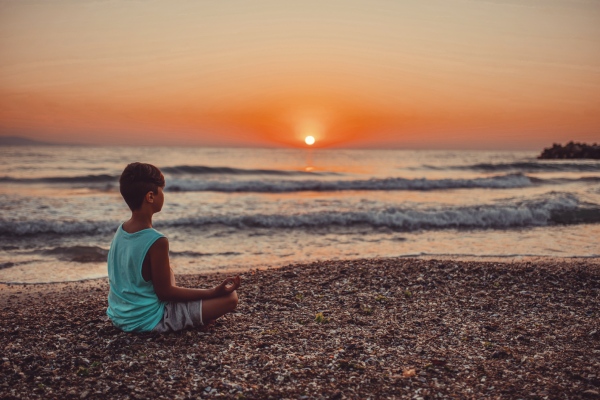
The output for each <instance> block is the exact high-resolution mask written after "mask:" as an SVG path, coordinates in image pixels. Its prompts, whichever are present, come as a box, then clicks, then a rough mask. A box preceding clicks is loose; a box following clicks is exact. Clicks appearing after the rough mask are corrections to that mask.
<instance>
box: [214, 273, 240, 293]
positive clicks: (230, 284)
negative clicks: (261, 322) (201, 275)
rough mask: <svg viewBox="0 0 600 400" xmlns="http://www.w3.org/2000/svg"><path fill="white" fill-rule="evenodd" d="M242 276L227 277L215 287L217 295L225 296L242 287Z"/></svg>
mask: <svg viewBox="0 0 600 400" xmlns="http://www.w3.org/2000/svg"><path fill="white" fill-rule="evenodd" d="M240 283H241V281H240V277H239V276H235V277H231V276H230V277H227V279H225V280H224V281H223V283H221V284H220V285H219V286H217V287H215V296H216V297H221V296H225V295H227V294H229V293H231V292H233V291H234V290H236V289H237V288H239V287H240Z"/></svg>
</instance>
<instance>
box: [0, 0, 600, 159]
mask: <svg viewBox="0 0 600 400" xmlns="http://www.w3.org/2000/svg"><path fill="white" fill-rule="evenodd" d="M308 135H311V136H314V137H315V139H316V143H315V146H317V147H326V148H331V147H333V148H336V147H346V148H348V147H349V148H399V149H402V148H430V149H509V150H510V149H515V150H516V149H541V148H543V147H546V146H549V145H551V144H552V143H554V142H559V143H565V142H567V141H569V140H575V141H583V142H593V141H598V142H600V1H599V0H402V1H399V0H398V1H392V0H368V1H355V0H345V1H324V0H319V1H313V0H304V1H285V0H270V1H267V0H264V1H260V0H257V1H238V0H230V1H191V0H190V1H183V0H172V1H156V0H155V1H153V0H147V1H141V0H127V1H124V0H122V1H118V0H104V1H103V0H94V1H91V0H77V1H75V0H73V1H71V0H63V1H52V0H44V1H35V0H0V136H24V137H28V138H32V139H37V140H44V141H52V142H65V143H73V142H75V143H90V144H111V145H186V146H187V145H199V146H236V147H239V146H255V147H302V146H306V145H305V144H304V138H305V137H306V136H308Z"/></svg>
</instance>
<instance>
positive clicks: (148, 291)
mask: <svg viewBox="0 0 600 400" xmlns="http://www.w3.org/2000/svg"><path fill="white" fill-rule="evenodd" d="M161 237H164V235H163V234H161V233H160V232H158V231H157V230H155V229H153V228H150V229H143V230H141V231H138V232H135V233H128V232H126V231H125V230H124V229H123V226H122V225H120V226H119V228H118V230H117V232H116V234H115V237H114V239H113V242H112V244H111V246H110V251H109V253H108V278H109V282H110V292H109V294H108V309H107V311H106V312H107V314H108V316H109V317H110V319H111V320H112V321H113V323H114V324H115V326H117V327H118V328H120V329H122V330H124V331H127V332H129V331H151V330H152V329H153V328H154V327H155V326H156V324H158V322H159V321H160V320H161V318H162V317H163V313H164V308H165V303H164V302H162V301H160V300H159V299H158V296H157V295H156V292H155V291H154V285H153V284H152V281H146V280H144V278H143V276H142V265H143V263H144V258H145V257H146V254H147V252H148V249H150V246H152V245H153V244H154V242H155V241H156V240H158V239H160V238H161Z"/></svg>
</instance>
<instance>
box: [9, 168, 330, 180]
mask: <svg viewBox="0 0 600 400" xmlns="http://www.w3.org/2000/svg"><path fill="white" fill-rule="evenodd" d="M161 171H162V172H163V173H164V174H166V175H275V176H324V175H340V174H338V173H335V172H315V171H313V172H309V171H289V170H274V169H241V168H230V167H206V166H201V165H199V166H194V165H180V166H175V167H165V168H162V169H161ZM168 181H169V180H168V179H167V183H168ZM0 182H5V183H22V184H27V183H55V184H61V183H67V184H69V183H71V184H72V183H81V184H84V183H89V184H97V183H107V184H118V182H119V175H109V174H99V175H80V176H47V177H41V178H15V177H12V176H0Z"/></svg>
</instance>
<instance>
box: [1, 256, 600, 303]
mask: <svg viewBox="0 0 600 400" xmlns="http://www.w3.org/2000/svg"><path fill="white" fill-rule="evenodd" d="M362 259H363V258H357V257H349V258H335V259H328V260H312V261H311V260H307V261H303V260H301V261H297V262H291V263H290V262H282V263H281V264H274V265H271V266H269V265H249V266H248V267H246V268H223V269H221V270H216V269H211V270H208V271H199V272H196V273H181V274H179V273H177V270H178V268H177V263H174V264H175V265H174V272H175V276H187V275H194V276H195V275H214V274H222V275H232V274H244V273H247V272H250V271H255V270H261V271H263V270H270V269H280V268H285V267H288V266H290V265H308V264H312V263H315V262H325V263H326V262H352V261H354V260H362ZM368 259H370V260H376V261H389V260H408V259H414V260H427V261H431V260H442V261H463V262H494V263H501V264H514V263H525V262H533V263H569V262H586V263H589V264H593V265H599V266H600V256H572V257H556V256H537V255H525V256H520V255H517V256H497V255H483V256H481V255H480V256H474V255H429V254H425V255H412V254H409V255H401V256H395V257H372V258H368ZM106 279H108V276H101V277H87V278H81V279H76V280H66V281H51V282H24V281H15V282H9V281H0V296H1V295H2V291H5V290H9V291H10V290H12V289H13V288H15V287H19V286H22V287H32V288H34V287H37V286H52V285H65V284H77V283H80V284H85V282H93V281H101V280H106Z"/></svg>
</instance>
